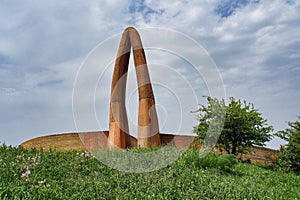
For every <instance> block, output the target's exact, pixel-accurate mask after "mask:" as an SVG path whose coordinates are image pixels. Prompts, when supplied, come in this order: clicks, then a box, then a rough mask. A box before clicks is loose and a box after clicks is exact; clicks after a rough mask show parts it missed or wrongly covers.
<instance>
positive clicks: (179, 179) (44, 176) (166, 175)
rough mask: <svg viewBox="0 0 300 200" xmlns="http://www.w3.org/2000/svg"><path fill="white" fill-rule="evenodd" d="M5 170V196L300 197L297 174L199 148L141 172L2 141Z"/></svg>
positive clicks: (1, 186)
mask: <svg viewBox="0 0 300 200" xmlns="http://www.w3.org/2000/svg"><path fill="white" fill-rule="evenodd" d="M133 151H135V152H139V151H146V150H138V149H135V150H133ZM212 163H213V164H212ZM28 171H30V172H28ZM0 175H1V176H0V199H300V178H299V176H297V175H296V174H293V173H282V172H279V171H274V170H268V169H265V168H262V167H259V166H255V165H251V164H242V163H236V162H235V161H233V160H232V156H230V155H229V156H221V157H219V156H217V155H215V154H209V155H208V157H203V158H201V157H199V154H198V152H197V151H195V150H188V151H187V152H186V153H185V154H184V155H182V156H181V157H180V158H179V159H178V160H177V161H176V162H175V163H174V164H172V165H169V166H167V167H165V168H163V169H161V170H158V171H154V172H150V173H139V174H135V173H125V172H120V171H117V170H114V169H111V168H109V167H107V166H105V165H104V164H102V163H101V162H99V161H98V160H97V159H95V158H93V157H92V156H91V155H90V154H89V153H84V152H76V151H71V152H63V153H61V152H56V151H48V152H44V151H40V150H25V149H23V148H21V147H18V148H16V147H8V146H5V145H2V146H0Z"/></svg>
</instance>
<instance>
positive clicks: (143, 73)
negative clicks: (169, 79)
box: [108, 27, 160, 148]
mask: <svg viewBox="0 0 300 200" xmlns="http://www.w3.org/2000/svg"><path fill="white" fill-rule="evenodd" d="M131 48H132V51H133V57H134V65H135V70H136V77H137V84H138V95H139V111H138V143H137V145H138V146H139V147H152V146H155V145H160V134H159V127H158V119H157V113H156V109H155V100H154V95H153V90H152V85H151V81H150V77H149V72H148V66H147V62H146V56H145V52H144V49H143V45H142V41H141V38H140V36H139V34H138V32H137V31H136V30H135V29H134V28H132V27H129V28H127V29H126V30H125V31H124V32H123V35H122V38H121V41H120V45H119V49H118V54H117V58H116V61H115V66H114V72H113V77H112V85H111V97H110V122H109V135H108V143H109V144H108V146H109V147H110V148H111V147H113V146H116V147H119V148H126V147H128V146H131V144H130V136H129V135H130V134H129V129H128V119H127V112H126V107H125V97H126V82H127V72H128V65H129V59H130V52H131Z"/></svg>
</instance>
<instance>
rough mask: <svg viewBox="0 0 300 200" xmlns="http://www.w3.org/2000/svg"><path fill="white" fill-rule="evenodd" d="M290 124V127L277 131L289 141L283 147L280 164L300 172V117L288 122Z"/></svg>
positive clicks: (278, 134)
mask: <svg viewBox="0 0 300 200" xmlns="http://www.w3.org/2000/svg"><path fill="white" fill-rule="evenodd" d="M288 125H289V128H287V129H285V130H282V131H278V132H277V133H276V135H277V136H278V137H280V138H281V139H284V140H285V141H287V142H288V144H286V145H285V146H283V147H282V148H281V151H280V153H279V159H278V165H279V167H280V168H282V169H285V170H287V171H294V172H296V173H298V174H300V117H298V120H297V121H295V122H288Z"/></svg>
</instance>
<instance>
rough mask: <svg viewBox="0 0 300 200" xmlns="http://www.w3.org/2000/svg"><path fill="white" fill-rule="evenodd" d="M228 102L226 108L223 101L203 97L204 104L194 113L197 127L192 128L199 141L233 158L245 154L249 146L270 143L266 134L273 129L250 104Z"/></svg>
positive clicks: (269, 136)
mask: <svg viewBox="0 0 300 200" xmlns="http://www.w3.org/2000/svg"><path fill="white" fill-rule="evenodd" d="M229 100H230V102H229V104H228V105H226V104H225V101H224V99H222V100H220V101H219V100H217V99H215V98H211V97H207V102H208V105H207V106H204V105H201V107H200V108H199V109H198V110H196V111H195V112H199V116H198V119H199V124H198V125H197V126H196V127H194V132H195V133H196V134H197V135H198V136H199V138H200V139H205V140H208V141H215V142H217V147H218V148H220V149H221V150H225V151H227V153H230V154H234V155H237V154H239V153H240V154H243V153H245V152H247V151H249V150H250V147H251V146H252V145H258V146H264V143H265V142H267V141H270V140H271V138H272V135H271V134H269V133H270V131H272V130H273V127H272V126H269V125H268V124H267V120H266V119H264V118H263V117H262V116H261V113H259V112H258V110H256V109H254V105H253V104H251V103H247V102H246V101H244V102H243V103H242V102H241V101H240V100H235V99H234V98H233V97H231V98H229ZM222 115H223V116H222ZM222 119H223V120H222ZM217 131H219V133H220V132H221V134H220V135H219V134H217Z"/></svg>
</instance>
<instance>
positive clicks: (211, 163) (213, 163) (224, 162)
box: [198, 152, 237, 172]
mask: <svg viewBox="0 0 300 200" xmlns="http://www.w3.org/2000/svg"><path fill="white" fill-rule="evenodd" d="M198 164H199V167H201V168H204V169H207V168H216V169H220V170H222V171H227V172H230V171H231V170H232V168H233V167H234V165H235V164H237V160H236V159H235V156H234V155H233V154H225V155H218V154H216V153H214V152H210V153H208V154H206V155H205V156H203V157H201V158H199V161H198Z"/></svg>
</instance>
